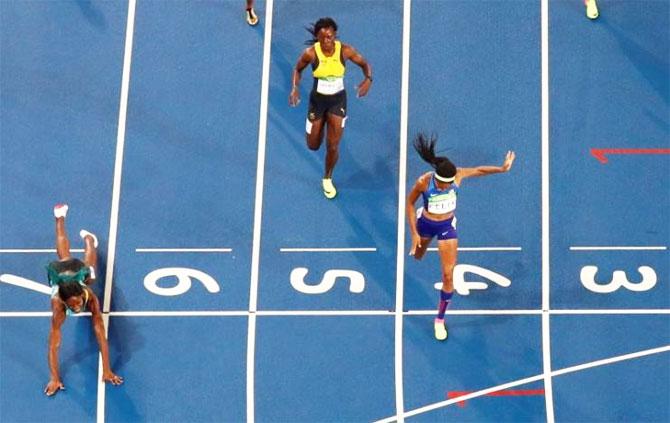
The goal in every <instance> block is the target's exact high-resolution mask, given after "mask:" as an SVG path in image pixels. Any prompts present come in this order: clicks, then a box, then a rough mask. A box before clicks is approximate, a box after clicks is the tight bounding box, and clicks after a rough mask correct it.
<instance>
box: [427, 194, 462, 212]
mask: <svg viewBox="0 0 670 423" xmlns="http://www.w3.org/2000/svg"><path fill="white" fill-rule="evenodd" d="M454 210H456V193H455V192H453V191H452V192H450V193H447V194H440V195H435V196H432V197H430V198H428V212H429V213H432V214H447V213H450V212H452V211H454Z"/></svg>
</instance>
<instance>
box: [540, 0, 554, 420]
mask: <svg viewBox="0 0 670 423" xmlns="http://www.w3.org/2000/svg"><path fill="white" fill-rule="evenodd" d="M540 38H541V41H540V50H541V56H540V57H541V72H542V74H541V78H542V82H541V87H542V102H541V103H542V107H541V114H542V116H541V133H542V139H541V142H542V310H543V311H544V313H543V314H542V366H543V372H544V377H543V379H544V400H545V408H546V410H547V423H554V390H553V385H552V381H551V331H550V318H551V316H550V314H549V309H550V308H551V303H550V301H549V294H550V289H551V285H550V280H551V279H550V274H551V273H550V268H549V263H550V245H551V244H550V240H549V234H550V232H549V229H550V227H549V222H550V219H549V210H550V209H549V207H550V201H549V190H550V189H551V184H550V182H549V175H550V174H549V159H550V155H549V154H550V151H549V123H550V120H549V0H541V1H540Z"/></svg>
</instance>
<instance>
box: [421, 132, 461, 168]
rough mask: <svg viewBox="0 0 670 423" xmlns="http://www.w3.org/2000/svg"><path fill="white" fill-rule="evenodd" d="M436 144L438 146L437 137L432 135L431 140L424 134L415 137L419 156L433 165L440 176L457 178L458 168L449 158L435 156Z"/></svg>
mask: <svg viewBox="0 0 670 423" xmlns="http://www.w3.org/2000/svg"><path fill="white" fill-rule="evenodd" d="M435 144H437V136H436V135H431V136H430V138H429V137H427V136H426V135H425V134H424V133H422V132H419V133H418V134H417V135H416V137H414V149H415V150H416V152H417V153H419V156H421V158H422V159H423V160H424V161H425V162H426V163H428V164H429V165H431V166H432V167H433V169H435V171H436V173H437V174H438V175H439V176H441V177H443V178H453V177H454V176H456V166H455V165H454V164H453V163H452V162H451V160H449V159H448V158H446V157H444V156H436V155H435Z"/></svg>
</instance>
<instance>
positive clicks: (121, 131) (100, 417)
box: [96, 0, 136, 423]
mask: <svg viewBox="0 0 670 423" xmlns="http://www.w3.org/2000/svg"><path fill="white" fill-rule="evenodd" d="M135 9H136V0H128V18H127V21H126V40H125V49H124V53H123V71H122V75H121V96H120V99H119V122H118V129H117V133H116V157H115V159H114V183H113V186H112V209H111V212H110V217H109V237H108V244H107V269H106V274H105V293H104V297H103V306H102V312H103V322H104V324H105V337H107V334H108V332H109V315H108V314H107V313H108V312H109V310H110V306H111V301H112V284H113V280H114V260H115V257H116V236H117V232H118V224H119V203H120V198H121V175H122V172H123V151H124V146H125V142H126V118H127V114H128V91H129V89H130V67H131V61H132V53H133V35H134V32H135ZM98 356H99V358H98V406H97V419H96V420H97V423H104V421H105V383H104V382H103V381H102V356H100V354H99V353H98Z"/></svg>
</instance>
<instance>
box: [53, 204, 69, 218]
mask: <svg viewBox="0 0 670 423" xmlns="http://www.w3.org/2000/svg"><path fill="white" fill-rule="evenodd" d="M67 209H68V206H67V204H56V205H55V206H54V216H55V217H56V219H58V218H59V217H65V216H67Z"/></svg>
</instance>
